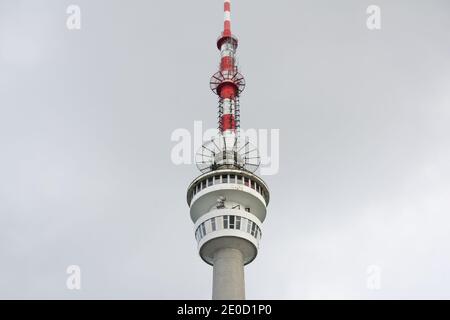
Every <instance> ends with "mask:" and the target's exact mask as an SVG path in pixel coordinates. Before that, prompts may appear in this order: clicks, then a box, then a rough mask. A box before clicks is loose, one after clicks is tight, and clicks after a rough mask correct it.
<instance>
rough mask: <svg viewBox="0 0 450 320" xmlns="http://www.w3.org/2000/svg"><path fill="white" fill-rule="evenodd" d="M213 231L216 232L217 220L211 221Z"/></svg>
mask: <svg viewBox="0 0 450 320" xmlns="http://www.w3.org/2000/svg"><path fill="white" fill-rule="evenodd" d="M211 230H212V231H216V218H215V217H214V218H212V219H211Z"/></svg>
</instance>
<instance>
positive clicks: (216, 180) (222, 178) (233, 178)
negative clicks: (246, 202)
mask: <svg viewBox="0 0 450 320" xmlns="http://www.w3.org/2000/svg"><path fill="white" fill-rule="evenodd" d="M221 183H236V184H242V185H245V186H247V187H249V188H252V189H254V190H255V191H257V192H258V193H259V194H261V195H262V196H263V197H264V198H265V199H267V197H266V191H264V189H263V188H262V187H261V186H260V185H259V184H258V183H257V182H256V181H254V180H252V179H250V178H247V177H242V176H240V175H236V174H222V175H217V176H212V177H209V178H208V179H205V180H202V181H199V182H197V183H196V184H195V185H194V187H193V188H192V193H191V199H192V197H193V196H195V195H196V194H197V193H198V192H200V191H201V190H203V189H205V188H207V187H210V186H212V185H215V184H221Z"/></svg>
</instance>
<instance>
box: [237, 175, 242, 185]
mask: <svg viewBox="0 0 450 320" xmlns="http://www.w3.org/2000/svg"><path fill="white" fill-rule="evenodd" d="M237 183H238V184H242V177H241V176H237Z"/></svg>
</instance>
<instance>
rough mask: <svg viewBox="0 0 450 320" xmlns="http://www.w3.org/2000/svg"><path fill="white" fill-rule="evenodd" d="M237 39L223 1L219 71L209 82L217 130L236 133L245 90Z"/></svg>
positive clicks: (219, 43)
mask: <svg viewBox="0 0 450 320" xmlns="http://www.w3.org/2000/svg"><path fill="white" fill-rule="evenodd" d="M237 46H238V40H237V38H236V37H235V36H234V35H233V34H232V33H231V3H230V0H225V1H224V28H223V32H222V34H221V35H220V37H219V39H218V40H217V48H218V49H219V50H220V54H221V60H220V67H219V71H218V72H216V73H215V74H214V75H213V76H212V77H211V81H210V87H211V90H213V92H214V93H216V94H217V95H218V96H219V115H218V122H219V130H220V132H221V133H224V132H226V131H231V132H236V130H237V129H239V125H240V120H239V114H240V113H239V95H240V93H241V92H242V91H243V90H244V88H245V80H244V77H243V76H242V74H240V73H239V69H238V66H237V63H236V49H237Z"/></svg>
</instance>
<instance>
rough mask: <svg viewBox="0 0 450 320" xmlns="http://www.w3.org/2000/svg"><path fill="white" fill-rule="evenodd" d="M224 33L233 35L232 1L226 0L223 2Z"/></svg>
mask: <svg viewBox="0 0 450 320" xmlns="http://www.w3.org/2000/svg"><path fill="white" fill-rule="evenodd" d="M223 11H224V17H223V34H224V35H228V36H231V1H230V0H225V1H224V4H223Z"/></svg>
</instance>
